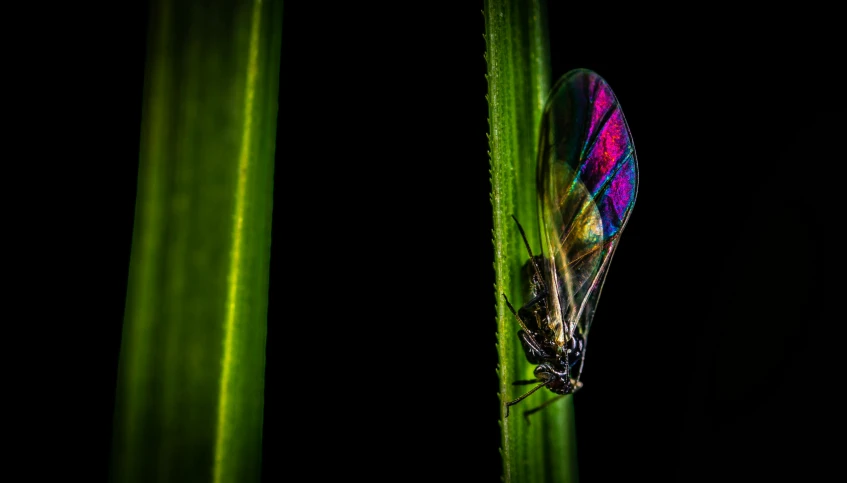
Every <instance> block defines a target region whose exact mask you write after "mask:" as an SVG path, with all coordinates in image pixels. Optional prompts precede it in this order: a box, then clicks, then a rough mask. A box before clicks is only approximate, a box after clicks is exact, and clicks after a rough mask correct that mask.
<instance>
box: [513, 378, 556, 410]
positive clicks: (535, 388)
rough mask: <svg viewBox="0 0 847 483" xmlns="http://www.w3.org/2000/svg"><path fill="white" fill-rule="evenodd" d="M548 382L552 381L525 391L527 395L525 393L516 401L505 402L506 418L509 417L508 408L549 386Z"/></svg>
mask: <svg viewBox="0 0 847 483" xmlns="http://www.w3.org/2000/svg"><path fill="white" fill-rule="evenodd" d="M550 382H552V380H550V381H545V382H542V383H541V384H539V385H537V386H535V387H533V388H532V389H530V390H529V391H527V393H526V394H524V395H523V396H520V397H518V398H517V399H513V400H511V401H509V402H507V403H506V417H507V418H508V417H509V406H514V405H515V404H517V403H519V402H521V401H523V400H524V399H526V398H527V396H529V395H530V394H532V393H534V392H535V391H537V390H539V389H541V388H542V387H544V386H546V385H547V384H549V383H550Z"/></svg>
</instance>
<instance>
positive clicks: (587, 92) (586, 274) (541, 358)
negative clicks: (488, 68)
mask: <svg viewBox="0 0 847 483" xmlns="http://www.w3.org/2000/svg"><path fill="white" fill-rule="evenodd" d="M550 92H551V93H550V96H549V97H548V99H547V102H546V104H545V106H544V109H543V111H542V118H541V127H540V131H539V133H540V134H539V144H538V158H537V159H538V165H537V179H536V183H537V184H536V189H537V195H538V196H537V201H538V209H539V227H540V233H539V235H540V240H541V245H542V250H541V254H538V255H534V254H533V252H532V249H531V248H530V244H529V241H528V240H527V237H526V233H525V232H524V229H523V227H522V226H521V225H520V222H518V220H517V218H515V222H516V223H517V225H518V229H519V230H520V233H521V236H522V237H523V240H524V244H525V245H526V249H527V252H528V253H529V261H528V262H527V264H526V265H525V270H527V271H528V277H529V301H528V302H527V303H526V304H524V305H523V306H522V307H521V308H520V310H517V311H516V310H515V308H514V307H513V306H512V304H511V303H510V302H509V299H508V298H507V297H506V294H502V295H503V298H504V299H505V301H506V305H507V306H508V307H509V310H511V312H512V313H513V314H514V316H515V318H516V319H517V321H518V324H519V325H520V330H519V331H518V337H519V339H520V341H521V345H522V346H523V350H524V352H525V354H526V358H527V360H528V361H529V362H530V363H532V364H536V367H535V370H534V375H535V379H530V380H520V381H515V382H513V385H522V384H535V387H534V388H532V389H530V390H529V391H528V392H526V393H525V394H523V395H522V396H520V397H518V398H516V399H514V400H512V401H509V402H507V403H506V417H508V415H509V407H511V406H513V405H515V404H517V403H519V402H520V401H522V400H524V399H525V398H526V397H528V396H529V395H531V394H532V393H534V392H535V391H537V390H539V389H541V388H542V387H546V388H547V389H549V390H550V391H552V392H554V393H556V394H558V396H556V397H555V398H553V399H550V400H549V401H547V402H546V403H544V404H542V405H541V406H538V407H536V408H535V409H532V410H529V411H526V412H525V413H524V414H525V416H529V414H531V413H534V412H536V411H539V410H541V409H543V408H544V407H546V406H547V405H549V404H550V403H553V402H555V401H557V400H559V399H560V398H562V397H564V396H566V395H568V394H572V393H574V392H575V391H577V390H578V389H580V388H581V387H582V384H583V383H582V382H580V376H581V375H582V368H583V365H584V363H585V348H586V343H587V338H588V330H589V328H590V327H591V322H592V319H593V318H594V311H595V309H596V306H597V301H598V300H599V298H600V292H601V291H602V289H603V283H604V281H605V279H606V274H607V273H608V269H609V264H610V263H611V261H612V256H613V255H614V253H615V249H616V248H617V246H618V242H619V240H620V235H621V232H622V231H623V229H624V227H625V226H626V222H627V220H628V219H629V215H630V213H631V211H632V207H633V205H634V204H635V197H636V193H637V191H638V163H637V161H636V158H635V149H634V147H633V142H632V136H631V134H630V132H629V127H628V126H627V123H626V120H625V119H624V115H623V112H622V111H621V107H620V105H619V104H618V100H617V98H616V97H615V94H614V93H613V92H612V89H611V88H610V87H609V85H608V83H607V82H606V81H605V80H604V79H603V78H602V77H600V76H599V75H597V74H596V73H595V72H592V71H590V70H587V69H576V70H572V71H570V72H568V73H567V74H565V75H564V76H563V77H562V78H561V79H560V80H559V81H558V82H557V83H556V84H555V86H554V87H553V88H552V89H551V91H550ZM513 218H514V216H513Z"/></svg>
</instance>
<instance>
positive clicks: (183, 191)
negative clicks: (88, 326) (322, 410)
mask: <svg viewBox="0 0 847 483" xmlns="http://www.w3.org/2000/svg"><path fill="white" fill-rule="evenodd" d="M281 30H282V2H281V0H264V1H261V2H260V1H258V0H253V1H236V0H211V1H200V0H187V1H180V2H170V1H167V0H156V1H154V2H153V4H152V6H151V11H150V21H149V32H148V50H147V52H148V55H147V65H146V72H145V85H144V89H145V91H144V106H143V115H142V116H143V117H142V132H141V144H140V157H139V173H138V194H137V199H136V212H135V222H134V228H133V240H132V254H131V259H130V271H129V283H128V290H127V301H126V310H125V316H124V326H123V336H122V341H121V354H120V363H119V372H118V391H117V397H116V407H115V425H114V426H115V430H114V439H113V453H112V467H111V477H112V480H113V481H119V482H122V483H124V482H150V481H156V482H171V481H173V482H180V483H187V482H215V483H218V482H238V483H244V482H251V481H252V482H257V481H259V480H260V475H261V454H262V451H261V444H262V409H263V393H264V365H265V336H266V330H267V303H268V275H269V262H270V236H271V210H272V202H273V168H274V149H275V139H276V118H277V95H278V76H279V60H280V43H281Z"/></svg>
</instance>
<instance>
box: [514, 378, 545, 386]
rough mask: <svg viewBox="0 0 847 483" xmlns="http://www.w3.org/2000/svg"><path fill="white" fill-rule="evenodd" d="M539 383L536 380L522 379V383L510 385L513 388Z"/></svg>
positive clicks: (517, 382) (516, 382)
mask: <svg viewBox="0 0 847 483" xmlns="http://www.w3.org/2000/svg"><path fill="white" fill-rule="evenodd" d="M537 382H539V381H538V379H524V380H522V381H515V382H513V383H512V385H513V386H520V385H523V384H535V383H537Z"/></svg>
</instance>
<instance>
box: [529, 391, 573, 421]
mask: <svg viewBox="0 0 847 483" xmlns="http://www.w3.org/2000/svg"><path fill="white" fill-rule="evenodd" d="M565 396H566V394H559V395H558V396H556V397H554V398H553V399H550V400H548V401H546V402H544V403H543V404H541V405H540V406H538V407H536V408H533V409H530V410H528V411H524V412H523V417H524V418H525V419H526V424H527V425H529V415H530V414H533V413H537V412H538V411H541V410H542V409H544V408H546V407H547V406H549V405H551V404H553V403H554V402H556V401H558V400H559V399H562V398H563V397H565Z"/></svg>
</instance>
